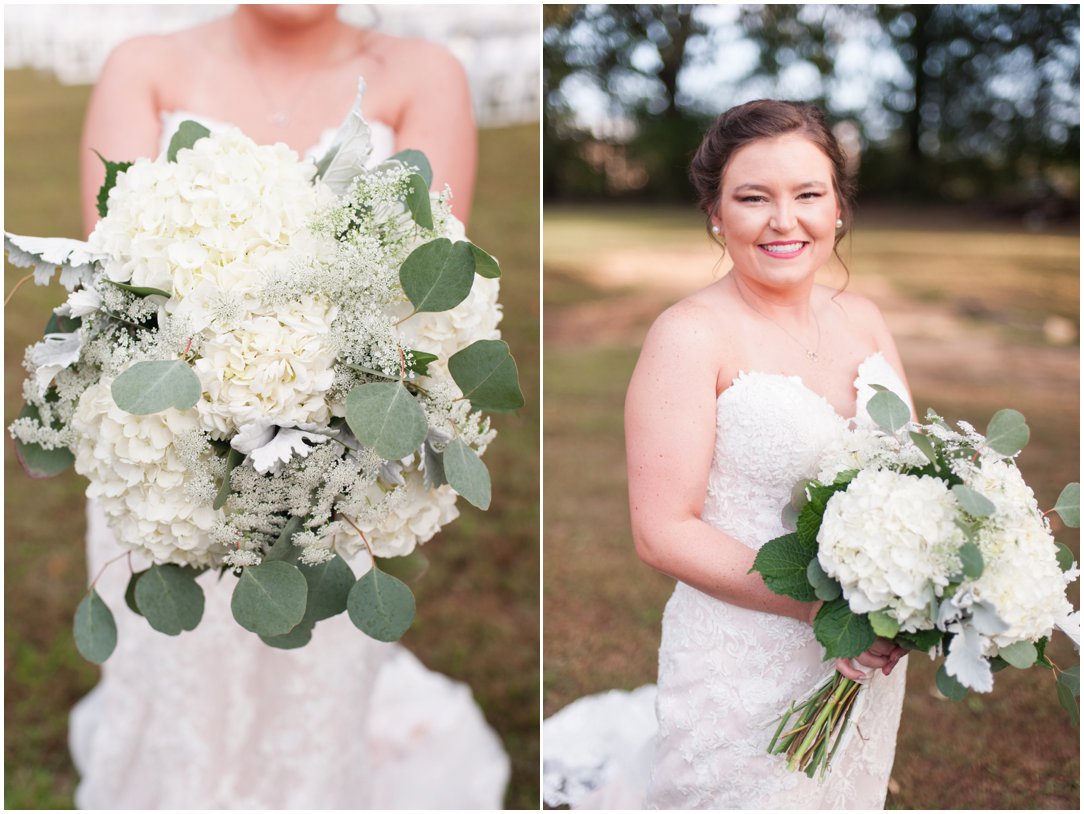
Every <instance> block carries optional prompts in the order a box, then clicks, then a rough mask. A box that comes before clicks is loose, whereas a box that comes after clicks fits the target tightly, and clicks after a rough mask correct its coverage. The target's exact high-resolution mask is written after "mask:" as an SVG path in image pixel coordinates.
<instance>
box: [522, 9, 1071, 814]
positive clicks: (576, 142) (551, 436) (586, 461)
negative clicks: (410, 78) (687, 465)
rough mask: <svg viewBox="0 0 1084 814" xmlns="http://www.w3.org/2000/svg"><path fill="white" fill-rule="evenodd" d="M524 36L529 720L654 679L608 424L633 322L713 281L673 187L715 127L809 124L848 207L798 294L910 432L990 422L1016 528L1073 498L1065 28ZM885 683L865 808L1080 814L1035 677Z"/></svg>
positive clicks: (777, 25)
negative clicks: (856, 357)
mask: <svg viewBox="0 0 1084 814" xmlns="http://www.w3.org/2000/svg"><path fill="white" fill-rule="evenodd" d="M543 26H544V29H543V31H544V33H543V43H544V45H543V117H544V121H543V132H544V140H543V153H544V169H543V196H544V215H545V231H544V238H543V256H544V268H543V307H544V309H545V314H546V319H545V324H544V338H543V342H544V349H545V364H544V378H545V382H546V399H545V451H546V454H545V460H544V463H543V467H544V474H543V477H544V483H545V485H546V491H545V494H546V502H545V516H544V528H545V554H544V563H543V568H544V570H543V573H544V583H543V616H544V619H545V636H544V644H543V697H544V714H546V715H550V714H553V713H554V712H556V711H557V710H558V709H560V708H561V707H563V706H565V705H566V704H568V703H569V702H571V701H572V700H574V699H575V698H578V697H580V696H582V695H584V694H587V693H591V692H598V691H602V690H606V689H612V688H625V689H632V688H635V687H637V686H640V685H642V684H645V683H649V682H652V681H654V679H655V675H656V669H657V654H658V645H659V625H660V621H661V617H662V609H663V606H664V604H665V602H666V599H667V598H668V596H669V595H670V592H671V591H672V589H673V580H671V579H669V578H666V577H663V576H661V575H659V574H656V573H654V572H652V571H651V570H650V569H648V568H647V567H646V566H644V565H642V564H641V563H640V562H639V560H638V559H637V558H636V555H635V553H634V550H633V546H632V542H631V538H630V534H629V525H628V506H627V495H626V485H625V458H624V434H623V427H622V409H623V401H624V394H625V388H626V386H627V383H628V379H629V376H630V374H631V372H632V368H633V366H634V364H635V362H636V358H637V354H638V351H639V347H640V344H641V343H642V341H643V337H644V335H645V333H646V331H647V329H648V327H649V326H650V324H651V322H652V321H653V320H654V318H655V317H656V316H657V315H658V314H659V313H660V312H661V311H662V310H664V309H665V308H666V307H668V306H669V305H671V304H673V303H674V302H676V301H677V300H679V299H681V298H682V297H684V296H687V295H688V294H690V293H692V292H693V291H695V290H697V289H699V288H702V287H704V286H706V285H709V284H711V283H712V282H714V281H715V280H717V279H718V278H719V276H720V275H721V274H724V273H725V272H726V265H725V263H720V251H719V249H718V247H717V246H716V245H715V244H714V243H713V242H712V241H711V240H709V238H708V237H707V235H706V233H705V230H704V216H703V214H702V213H700V212H699V211H698V210H697V208H696V205H695V198H694V195H693V193H692V189H691V187H690V185H689V183H688V180H687V176H686V172H687V167H688V162H689V159H690V158H691V157H692V153H693V151H694V150H695V148H696V146H697V145H698V143H699V141H700V138H701V136H702V134H703V132H704V130H705V129H706V127H707V125H708V123H709V122H710V121H711V120H712V119H713V118H714V117H715V116H716V115H718V114H719V113H721V112H722V111H724V110H726V109H727V108H729V107H731V106H732V105H735V104H738V103H741V102H745V101H748V100H750V99H755V98H763V97H774V98H784V99H793V100H808V101H814V102H817V103H819V104H820V105H822V106H823V108H824V109H825V110H826V112H827V114H828V116H829V119H830V122H831V123H832V125H833V129H834V131H835V133H836V135H837V137H838V138H839V140H840V141H841V143H842V144H843V146H844V147H845V149H846V151H847V153H848V156H849V158H850V161H851V169H852V171H853V172H854V173H855V174H856V175H857V180H858V186H859V190H860V196H859V202H858V209H857V213H856V219H855V227H854V230H853V232H852V234H851V236H849V237H847V238H845V240H844V242H843V243H842V244H841V246H840V253H841V255H842V256H843V259H844V261H845V263H846V267H847V269H848V270H849V275H848V273H847V272H845V271H844V270H843V269H842V268H840V267H839V266H837V265H833V266H831V267H829V268H826V269H825V271H824V273H823V278H822V280H821V282H824V283H825V284H827V285H833V286H836V287H840V286H842V285H844V284H846V285H847V286H848V288H849V289H850V290H853V291H856V292H859V293H861V294H864V295H866V296H869V297H870V298H872V299H873V300H874V301H875V302H876V303H877V304H878V306H880V308H881V310H882V311H883V312H884V314H885V317H886V319H887V321H888V323H889V326H890V327H891V329H892V331H893V333H894V335H895V337H896V339H897V342H898V344H899V348H900V353H901V355H902V357H903V362H904V365H905V367H906V369H907V373H908V376H909V378H910V382H911V386H912V388H913V390H914V399H915V404H916V406H917V407H918V409H919V412H920V414H923V413H924V412H925V409H926V408H927V407H933V408H935V409H937V410H938V411H939V412H940V413H941V414H942V415H945V416H946V417H948V418H950V419H961V418H966V419H968V420H970V421H972V422H973V423H975V424H976V425H977V426H978V427H979V428H980V429H982V428H983V427H985V424H986V421H987V420H988V419H989V417H990V416H991V415H992V414H993V413H994V412H996V411H997V410H998V409H1000V408H1003V407H1014V408H1016V409H1018V410H1020V411H1021V412H1023V413H1024V415H1025V416H1026V417H1027V419H1028V422H1029V424H1030V426H1031V430H1032V436H1031V442H1030V444H1029V445H1028V447H1027V448H1026V449H1025V450H1024V453H1023V455H1022V456H1021V458H1020V461H1019V463H1020V468H1021V469H1022V471H1023V473H1024V476H1025V478H1026V479H1027V481H1028V483H1029V484H1031V485H1032V486H1033V487H1034V489H1035V491H1036V495H1037V498H1038V500H1039V503H1040V505H1041V506H1042V507H1043V508H1044V509H1045V508H1049V507H1051V506H1052V505H1053V504H1054V501H1055V500H1056V498H1057V496H1058V494H1059V492H1060V490H1061V488H1062V487H1063V486H1064V485H1065V484H1066V483H1067V482H1069V481H1073V480H1078V479H1079V447H1080V432H1079V426H1080V419H1079V388H1080V376H1079V360H1080V347H1079V302H1080V284H1079V268H1080V258H1079V229H1078V224H1079V197H1080V188H1079V184H1080V176H1079V148H1080V119H1079V114H1080V100H1079V84H1080V81H1079V78H1080V64H1079V54H1080V48H1079V32H1080V26H1079V6H1078V5H1043V6H1039V5H997V6H994V5H971V4H967V5H899V4H895V5H786V4H775V5H770V6H769V5H763V6H762V5H736V4H728V5H725V6H724V5H679V4H669V5H641V4H634V5H621V6H604V5H586V6H584V5H547V6H545V7H544V10H543ZM1054 522H1055V534H1056V537H1057V538H1058V540H1059V541H1062V542H1065V543H1067V544H1068V545H1069V546H1070V547H1072V549H1073V551H1074V552H1077V554H1078V557H1079V551H1080V549H1079V537H1078V534H1077V532H1076V531H1074V530H1071V529H1064V528H1062V527H1061V526H1060V523H1059V521H1057V520H1055V521H1054ZM1070 596H1071V599H1072V601H1073V603H1074V605H1076V606H1077V607H1079V588H1078V586H1077V585H1074V586H1072V588H1071V593H1070ZM1051 653H1052V654H1053V655H1052V658H1053V660H1054V661H1055V662H1056V663H1058V664H1059V665H1063V664H1064V665H1068V664H1071V663H1073V662H1075V661H1076V660H1077V658H1078V656H1077V654H1076V653H1075V652H1074V651H1073V648H1072V645H1071V644H1069V643H1068V641H1067V639H1066V638H1065V637H1064V636H1061V634H1057V635H1056V637H1055V642H1054V644H1053V645H1052V647H1051ZM910 661H911V665H910V669H909V673H910V678H909V690H908V696H907V700H906V706H905V709H904V717H903V721H902V724H901V728H900V735H899V748H898V751H897V755H896V763H895V768H894V770H893V774H892V781H891V783H890V786H889V796H888V802H887V806H888V807H889V808H914V809H920V808H953V809H954V808H991V809H1001V808H1071V809H1076V808H1078V807H1079V773H1080V767H1079V731H1078V729H1077V728H1076V727H1074V726H1073V725H1072V724H1071V723H1070V721H1069V720H1068V716H1067V714H1066V713H1065V711H1064V710H1062V709H1061V708H1060V707H1059V705H1058V703H1057V700H1056V696H1055V689H1054V681H1053V677H1052V675H1051V674H1050V673H1048V672H1047V671H1045V670H1041V669H1035V670H1030V671H1026V672H1024V671H1017V670H1008V671H1005V672H1003V673H1000V674H999V676H998V681H997V686H996V688H995V690H994V692H993V693H991V694H988V695H981V696H979V695H975V694H972V695H971V696H970V697H969V698H968V699H967V700H965V701H964V702H962V703H959V704H954V703H952V702H950V701H947V700H945V699H943V698H942V697H940V696H939V695H938V694H937V692H936V690H935V689H934V682H933V675H934V671H933V669H932V666H931V664H930V663H929V662H928V661H927V660H926V659H925V658H924V657H922V656H912V657H911V659H910Z"/></svg>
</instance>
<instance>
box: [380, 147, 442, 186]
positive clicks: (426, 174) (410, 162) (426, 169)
mask: <svg viewBox="0 0 1084 814" xmlns="http://www.w3.org/2000/svg"><path fill="white" fill-rule="evenodd" d="M388 161H400V162H402V163H403V164H406V165H407V166H408V167H413V168H414V169H416V170H417V171H418V175H420V176H421V177H422V180H424V181H425V186H426V188H427V189H428V188H429V187H431V186H433V168H432V167H430V166H429V159H428V158H426V157H425V153H423V152H422V151H421V150H401V151H400V152H398V153H396V154H395V155H393V156H391V157H390V158H389V159H388Z"/></svg>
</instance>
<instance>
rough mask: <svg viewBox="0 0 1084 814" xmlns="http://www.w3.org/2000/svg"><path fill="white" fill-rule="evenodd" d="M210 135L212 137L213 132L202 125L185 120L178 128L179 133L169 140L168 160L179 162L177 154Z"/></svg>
mask: <svg viewBox="0 0 1084 814" xmlns="http://www.w3.org/2000/svg"><path fill="white" fill-rule="evenodd" d="M209 135H211V131H210V130H208V129H207V128H206V127H204V126H203V125H202V124H200V123H199V122H194V121H192V120H191V119H185V120H184V121H183V122H181V123H180V125H179V126H178V127H177V132H176V133H174V134H173V138H171V139H170V140H169V147H168V149H167V150H166V160H167V161H169V162H175V161H176V160H177V153H179V152H180V151H181V150H185V149H188V148H190V147H192V146H193V145H194V144H195V143H196V142H197V141H199V140H200V139H201V138H204V137H205V136H209Z"/></svg>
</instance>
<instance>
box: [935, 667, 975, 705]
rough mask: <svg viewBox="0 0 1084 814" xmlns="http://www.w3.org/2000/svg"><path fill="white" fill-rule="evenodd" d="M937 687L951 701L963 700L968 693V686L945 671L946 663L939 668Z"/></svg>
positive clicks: (936, 679) (936, 680)
mask: <svg viewBox="0 0 1084 814" xmlns="http://www.w3.org/2000/svg"><path fill="white" fill-rule="evenodd" d="M934 683H935V684H936V685H937V689H938V690H940V692H941V694H942V695H943V696H945V698H948V699H949V700H951V701H963V700H964V696H966V695H967V687H965V686H964V685H963V684H961V683H960V682H959V681H957V680H956V679H955V678H953V677H952V676H950V675H949V674H948V673H947V672H945V665H944V664H942V665H941V666H940V667H939V668H938V669H937V677H936V678H935V679H934Z"/></svg>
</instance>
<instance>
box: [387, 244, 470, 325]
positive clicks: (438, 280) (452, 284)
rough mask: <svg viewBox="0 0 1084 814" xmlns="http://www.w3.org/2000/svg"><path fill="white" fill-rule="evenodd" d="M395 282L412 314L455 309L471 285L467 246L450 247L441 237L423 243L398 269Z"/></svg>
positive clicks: (455, 245)
mask: <svg viewBox="0 0 1084 814" xmlns="http://www.w3.org/2000/svg"><path fill="white" fill-rule="evenodd" d="M399 282H400V283H401V284H402V286H403V291H404V292H405V293H406V295H407V297H408V298H409V299H410V302H411V303H412V304H413V305H414V310H415V311H416V312H422V311H431V312H432V311H447V310H449V309H451V308H455V307H456V306H457V305H459V303H461V302H463V300H465V299H466V298H467V295H468V294H470V290H471V286H472V285H473V283H474V257H473V256H472V255H471V251H470V246H469V244H467V243H464V242H462V241H460V242H458V243H452V241H450V240H448V239H447V238H445V237H438V238H437V239H436V240H431V241H429V242H428V243H423V244H422V245H421V246H419V247H418V248H416V249H415V250H414V251H412V252H411V253H410V256H409V257H407V259H406V260H405V261H404V262H403V265H402V266H401V267H400V268H399Z"/></svg>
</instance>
